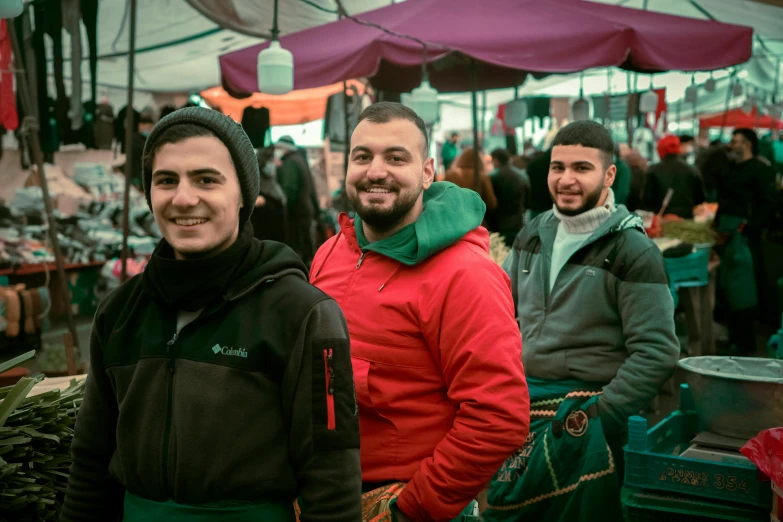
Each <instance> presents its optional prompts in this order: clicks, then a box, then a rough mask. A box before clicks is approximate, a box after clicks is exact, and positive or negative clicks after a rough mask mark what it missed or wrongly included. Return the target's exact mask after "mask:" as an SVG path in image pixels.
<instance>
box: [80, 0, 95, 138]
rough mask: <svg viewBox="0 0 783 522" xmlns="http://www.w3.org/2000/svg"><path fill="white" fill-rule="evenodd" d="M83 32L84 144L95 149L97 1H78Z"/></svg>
mask: <svg viewBox="0 0 783 522" xmlns="http://www.w3.org/2000/svg"><path fill="white" fill-rule="evenodd" d="M79 5H80V7H81V12H82V22H84V31H85V33H86V34H87V46H88V50H89V60H90V102H91V105H90V108H91V111H85V114H84V133H83V134H82V136H83V138H84V144H85V145H86V146H87V148H95V141H94V139H93V138H94V136H95V133H94V131H93V128H92V126H93V121H94V116H95V108H96V107H97V105H98V89H97V85H98V83H97V82H98V0H80V2H79Z"/></svg>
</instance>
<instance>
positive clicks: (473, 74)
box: [468, 60, 481, 194]
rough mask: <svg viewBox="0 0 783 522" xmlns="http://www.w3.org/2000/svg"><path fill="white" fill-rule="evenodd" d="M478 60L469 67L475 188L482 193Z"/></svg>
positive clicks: (471, 62) (471, 61)
mask: <svg viewBox="0 0 783 522" xmlns="http://www.w3.org/2000/svg"><path fill="white" fill-rule="evenodd" d="M476 68H477V67H476V62H475V61H474V60H470V65H469V66H468V69H469V71H470V109H471V116H472V118H473V165H474V167H473V168H474V172H475V179H474V187H473V188H474V189H475V191H476V192H478V193H479V194H481V176H479V161H481V158H480V154H479V146H480V144H479V128H478V93H477V92H476V91H477V90H478V71H477V70H476Z"/></svg>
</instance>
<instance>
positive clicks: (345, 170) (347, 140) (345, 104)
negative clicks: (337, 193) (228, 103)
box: [343, 80, 351, 187]
mask: <svg viewBox="0 0 783 522" xmlns="http://www.w3.org/2000/svg"><path fill="white" fill-rule="evenodd" d="M348 117H349V111H348V82H347V81H345V80H343V119H344V121H343V124H344V125H345V148H344V149H343V187H345V179H346V178H347V177H348V161H349V160H348V158H349V156H350V153H351V150H350V149H351V137H350V136H349V133H350V132H351V125H350V123H349V121H348Z"/></svg>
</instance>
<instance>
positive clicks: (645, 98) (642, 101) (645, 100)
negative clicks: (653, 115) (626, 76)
mask: <svg viewBox="0 0 783 522" xmlns="http://www.w3.org/2000/svg"><path fill="white" fill-rule="evenodd" d="M657 108H658V94H657V93H656V92H655V90H653V78H652V75H650V90H649V91H647V92H645V93H643V94H642V95H641V96H640V97H639V112H642V113H644V112H655V109H657Z"/></svg>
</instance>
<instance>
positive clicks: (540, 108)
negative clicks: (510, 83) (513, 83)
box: [525, 96, 552, 120]
mask: <svg viewBox="0 0 783 522" xmlns="http://www.w3.org/2000/svg"><path fill="white" fill-rule="evenodd" d="M525 102H526V103H527V117H528V119H529V118H538V119H539V120H543V119H544V118H548V117H549V115H550V111H551V108H552V99H551V98H550V97H549V96H531V97H529V98H525Z"/></svg>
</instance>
